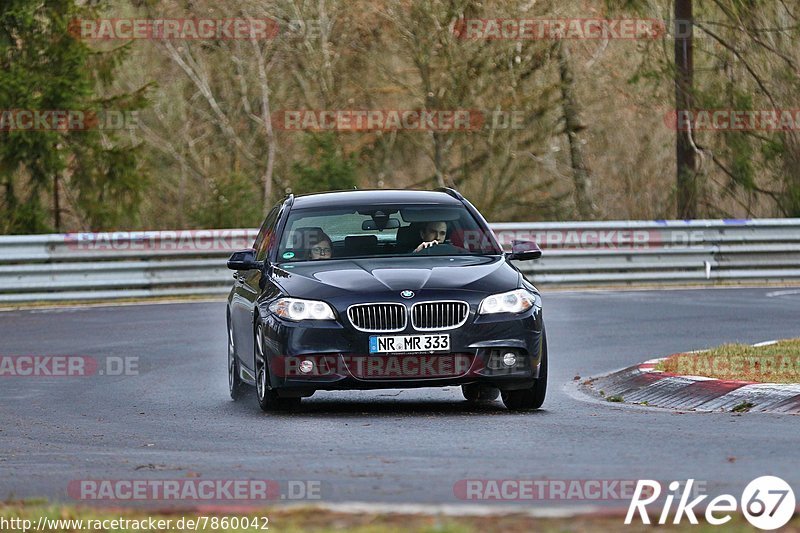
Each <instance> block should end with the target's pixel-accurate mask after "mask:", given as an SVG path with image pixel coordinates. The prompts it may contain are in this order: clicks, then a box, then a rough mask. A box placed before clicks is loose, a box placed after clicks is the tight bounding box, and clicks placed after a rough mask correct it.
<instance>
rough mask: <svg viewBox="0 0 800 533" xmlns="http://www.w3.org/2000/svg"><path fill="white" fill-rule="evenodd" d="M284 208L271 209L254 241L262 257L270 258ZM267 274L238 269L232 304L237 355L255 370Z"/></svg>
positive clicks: (243, 362)
mask: <svg viewBox="0 0 800 533" xmlns="http://www.w3.org/2000/svg"><path fill="white" fill-rule="evenodd" d="M280 208H281V204H277V205H275V206H274V207H273V208H272V210H270V212H269V214H268V215H267V218H266V219H265V220H264V223H263V224H262V225H261V229H260V230H259V232H258V236H257V237H256V240H255V243H254V244H253V248H255V250H256V259H257V260H258V261H265V260H266V259H267V252H268V250H269V248H270V247H271V245H272V244H273V242H274V239H275V230H276V227H277V222H278V219H279V218H280V217H279V214H280ZM265 270H266V268H265ZM263 275H264V274H263V272H262V271H261V270H259V269H251V270H240V271H237V272H236V275H235V281H234V297H233V299H232V305H231V320H232V321H233V323H234V342H235V346H236V355H238V356H239V360H240V361H241V362H242V364H243V365H244V366H245V367H247V369H248V370H250V371H251V372H252V371H254V369H255V364H254V360H255V359H254V352H253V348H254V344H253V331H254V322H253V317H254V314H255V306H256V300H257V299H258V296H259V294H260V293H261V277H262V276H263Z"/></svg>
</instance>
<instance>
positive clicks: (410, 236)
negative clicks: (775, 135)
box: [278, 204, 502, 262]
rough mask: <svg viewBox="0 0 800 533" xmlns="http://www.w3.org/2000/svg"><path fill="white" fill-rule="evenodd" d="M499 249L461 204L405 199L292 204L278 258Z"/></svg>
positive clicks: (485, 252)
mask: <svg viewBox="0 0 800 533" xmlns="http://www.w3.org/2000/svg"><path fill="white" fill-rule="evenodd" d="M500 253H502V251H501V250H500V248H499V247H498V246H497V243H496V240H495V238H494V237H493V236H492V235H490V234H487V233H486V232H485V231H484V230H482V229H481V228H480V226H479V225H478V222H477V221H476V220H475V218H474V217H473V216H472V215H471V214H470V212H469V211H468V210H467V209H466V208H465V207H463V206H458V207H456V206H439V205H430V204H428V205H407V204H404V205H380V206H373V207H365V206H353V207H336V208H313V209H311V208H307V209H302V208H300V209H293V210H292V212H291V213H290V215H289V219H288V221H287V224H286V228H285V229H284V232H283V235H282V237H281V242H280V247H279V250H278V261H280V262H290V261H308V260H318V259H341V258H354V257H360V258H363V257H389V256H430V255H440V256H441V255H462V254H470V255H497V254H500Z"/></svg>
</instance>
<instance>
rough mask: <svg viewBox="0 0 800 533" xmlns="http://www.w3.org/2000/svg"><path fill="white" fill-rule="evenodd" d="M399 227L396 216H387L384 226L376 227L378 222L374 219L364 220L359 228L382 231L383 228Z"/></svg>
mask: <svg viewBox="0 0 800 533" xmlns="http://www.w3.org/2000/svg"><path fill="white" fill-rule="evenodd" d="M399 227H400V221H399V220H397V219H396V218H389V219H386V225H385V226H384V227H382V228H381V227H378V224H377V223H376V222H375V221H374V220H365V221H364V222H362V223H361V229H362V230H363V231H375V230H380V231H383V230H385V229H396V228H399Z"/></svg>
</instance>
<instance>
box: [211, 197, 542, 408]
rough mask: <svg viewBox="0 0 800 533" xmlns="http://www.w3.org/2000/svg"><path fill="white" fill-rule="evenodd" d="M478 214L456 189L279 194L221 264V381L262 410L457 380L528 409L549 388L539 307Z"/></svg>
mask: <svg viewBox="0 0 800 533" xmlns="http://www.w3.org/2000/svg"><path fill="white" fill-rule="evenodd" d="M540 255H541V251H540V250H539V248H538V246H537V245H536V244H535V243H532V242H524V241H514V243H513V246H512V251H511V252H504V251H503V249H502V248H501V246H500V244H499V243H498V241H497V239H496V238H495V236H494V234H493V233H492V231H491V230H490V229H489V226H488V224H487V223H486V220H484V218H483V217H482V216H481V215H480V213H478V211H477V210H476V209H475V207H473V206H472V204H470V203H469V202H468V201H467V200H466V199H465V198H464V197H463V196H461V195H460V194H459V193H458V192H456V191H455V190H452V189H446V188H445V189H438V190H436V191H389V190H381V191H357V190H354V191H344V192H330V193H320V194H310V195H302V196H296V197H295V196H293V195H289V196H288V197H286V198H285V199H284V200H282V201H281V202H279V203H278V204H277V205H275V206H274V207H273V208H272V210H271V211H270V212H269V214H268V215H267V217H266V220H265V221H264V223H263V225H262V226H261V229H260V231H259V233H258V236H257V238H256V240H255V243H254V246H253V248H252V249H248V250H242V251H238V252H235V253H234V254H233V255H232V256H231V257H230V259H229V260H228V268H230V269H231V270H234V271H235V274H234V278H235V280H236V281H235V284H234V287H233V289H232V290H231V293H230V296H229V297H228V307H227V323H228V384H229V387H230V393H231V397H232V398H233V399H234V400H235V399H238V398H239V397H240V396H241V395H242V393H243V389H244V388H245V385H254V386H255V387H256V389H257V392H258V395H257V396H258V403H259V405H260V406H261V408H262V409H264V410H265V411H274V410H282V409H287V408H290V407H292V406H296V405H298V404H299V403H300V401H301V399H302V398H304V397H308V396H311V395H312V394H314V392H315V391H317V390H352V389H384V388H411V387H442V386H450V385H458V386H461V388H462V393H463V395H464V397H465V398H466V399H467V400H469V401H481V400H494V399H496V398H497V397H498V396H499V395H502V398H503V403H504V404H505V405H506V407H507V408H509V409H519V410H525V409H537V408H539V407H540V406H541V405H542V403H543V402H544V399H545V393H546V390H547V364H548V363H547V338H546V334H545V328H544V322H543V319H542V301H541V297H540V295H539V292H538V290H537V289H536V288H535V287H534V286H533V285H531V284H530V283H529V282H528V281H527V280H526V279H525V277H524V276H523V275H522V273H521V272H520V271H519V270H518V269H517V268H516V267H515V266H514V264H513V263H512V262H511V260H512V259H513V260H529V259H535V258H538V257H539V256H540Z"/></svg>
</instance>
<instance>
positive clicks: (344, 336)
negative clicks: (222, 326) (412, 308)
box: [264, 307, 543, 396]
mask: <svg viewBox="0 0 800 533" xmlns="http://www.w3.org/2000/svg"><path fill="white" fill-rule="evenodd" d="M264 324H265V326H266V328H265V332H266V337H267V339H265V340H266V342H265V344H266V346H265V355H266V357H267V359H268V363H269V368H270V379H271V385H272V387H273V388H274V389H276V390H277V391H278V393H279V394H281V395H286V396H296V395H301V396H302V395H309V394H311V393H313V392H314V391H315V390H369V389H391V388H416V387H441V386H452V385H463V384H468V383H481V384H483V385H486V386H491V387H497V388H499V389H501V390H514V389H522V388H527V387H530V386H531V385H532V384H533V382H534V380H535V379H536V378H537V377H538V376H539V369H540V365H541V357H542V330H543V319H542V312H541V308H538V307H535V308H533V309H531V310H529V311H528V312H526V313H523V314H521V315H509V314H506V315H499V314H498V315H475V314H474V310H473V311H471V312H470V316H469V318H468V320H467V322H466V323H465V324H464V325H463V326H461V327H459V328H456V329H449V330H444V331H441V332H437V331H425V332H420V331H416V330H413V329H412V328H411V326H409V327H408V328H407V329H406V330H404V331H401V332H396V333H386V334H380V333H366V332H361V331H358V330H356V329H354V328H352V327H348V326H345V325H342V324H340V323H338V322H334V321H320V322H299V323H293V322H288V321H285V320H282V319H279V318H277V317H275V316H272V315H268V316H267V317H266V318H265V320H264ZM436 333H447V334H449V335H450V351H449V352H446V353H443V352H429V353H414V354H410V353H397V354H369V338H370V336H371V335H419V334H436ZM508 352H512V353H514V354H515V356H516V361H515V364H514V365H511V366H509V365H506V364H505V363H503V355H504V354H505V353H508ZM304 361H305V362H306V363H303V362H304ZM309 361H310V362H311V363H313V364H312V365H311V366H312V367H313V368H312V369H311V370H310V371H308V372H303V370H302V369H303V368H304V367H305V369H306V370H307V369H308V366H309V363H308V362H309Z"/></svg>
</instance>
